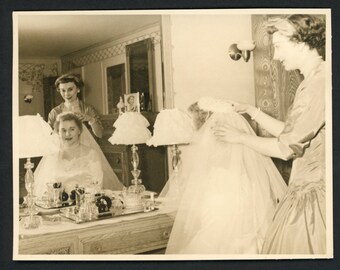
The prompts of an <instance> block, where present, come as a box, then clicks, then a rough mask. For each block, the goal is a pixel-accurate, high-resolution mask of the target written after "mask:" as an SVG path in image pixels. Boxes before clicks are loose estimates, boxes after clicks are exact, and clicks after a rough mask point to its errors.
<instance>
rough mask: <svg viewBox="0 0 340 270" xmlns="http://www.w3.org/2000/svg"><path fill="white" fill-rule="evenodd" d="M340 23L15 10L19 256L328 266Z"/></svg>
mask: <svg viewBox="0 0 340 270" xmlns="http://www.w3.org/2000/svg"><path fill="white" fill-rule="evenodd" d="M331 19H332V18H331V10H330V9H321V8H319V9H317V8H315V9H209V10H204V9H201V10H200V9H197V10H195V9H190V10H171V9H169V10H125V11H123V10H120V11H117V10H116V11H110V10H106V11H49V12H44V11H15V12H13V111H12V117H13V191H14V193H13V216H14V219H13V220H14V222H13V260H15V261H23V260H24V261H27V260H29V261H35V260H43V261H45V260H46V261H49V260H58V261H69V260H78V261H86V260H98V261H102V260H106V261H111V260H112V261H115V260H117V261H118V260H126V261H128V260H131V261H133V260H142V261H143V260H145V261H146V260H153V261H157V260H160V261H164V260H169V261H178V260H190V261H196V260H201V261H202V260H249V259H251V260H268V259H271V260H273V259H275V260H276V259H283V260H288V259H289V260H290V259H332V258H333V257H334V255H333V243H334V239H333V198H332V194H333V186H332V183H333V176H332V169H333V168H332V164H333V161H332V58H331V57H332V56H331V55H332V48H331V44H332V43H331V30H332V27H333V26H332V24H331Z"/></svg>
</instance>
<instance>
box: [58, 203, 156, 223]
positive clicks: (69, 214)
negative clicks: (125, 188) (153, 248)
mask: <svg viewBox="0 0 340 270" xmlns="http://www.w3.org/2000/svg"><path fill="white" fill-rule="evenodd" d="M157 210H158V208H153V209H148V210H144V209H140V208H139V209H124V208H121V209H118V208H116V209H112V210H110V211H105V212H102V213H95V214H90V215H89V214H88V213H81V210H79V209H77V207H76V206H71V207H68V208H63V209H60V215H61V216H62V217H65V218H68V219H70V220H71V221H73V222H74V223H76V224H81V223H88V222H93V221H97V220H102V219H108V218H114V217H119V216H126V215H132V214H138V213H148V212H153V211H157Z"/></svg>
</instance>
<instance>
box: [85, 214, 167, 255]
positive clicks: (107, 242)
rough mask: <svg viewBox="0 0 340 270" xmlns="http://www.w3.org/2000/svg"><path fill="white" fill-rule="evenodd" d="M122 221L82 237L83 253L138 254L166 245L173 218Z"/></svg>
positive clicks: (158, 217)
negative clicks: (109, 227)
mask: <svg viewBox="0 0 340 270" xmlns="http://www.w3.org/2000/svg"><path fill="white" fill-rule="evenodd" d="M139 221H140V220H138V221H136V223H135V224H134V223H131V222H129V224H127V223H125V222H121V223H118V224H115V225H113V226H112V229H110V230H105V231H102V232H101V234H100V235H98V232H97V233H96V235H90V234H88V235H86V236H84V237H80V242H79V246H80V247H81V249H82V251H83V254H138V253H145V252H150V251H153V250H160V249H163V248H165V247H166V245H167V242H168V240H169V236H170V232H171V228H172V223H173V220H172V219H171V218H169V217H167V216H163V217H162V216H155V217H152V218H148V219H145V221H144V222H143V223H140V222H139Z"/></svg>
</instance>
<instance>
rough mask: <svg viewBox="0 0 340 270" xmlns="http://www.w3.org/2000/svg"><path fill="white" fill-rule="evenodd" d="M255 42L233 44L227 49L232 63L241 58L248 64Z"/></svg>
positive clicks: (246, 41) (247, 41)
mask: <svg viewBox="0 0 340 270" xmlns="http://www.w3.org/2000/svg"><path fill="white" fill-rule="evenodd" d="M255 47H256V45H255V41H253V40H245V41H241V42H238V43H237V44H236V43H233V44H231V45H230V47H229V56H230V58H231V59H233V60H234V61H237V60H239V59H240V58H241V56H242V58H243V59H244V61H245V62H248V60H249V58H250V52H251V51H253V50H254V49H255Z"/></svg>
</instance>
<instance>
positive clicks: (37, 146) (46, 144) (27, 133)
mask: <svg viewBox="0 0 340 270" xmlns="http://www.w3.org/2000/svg"><path fill="white" fill-rule="evenodd" d="M18 131H19V158H31V157H39V156H45V155H49V154H52V153H56V152H57V151H58V149H59V147H58V143H57V142H56V140H55V136H53V135H52V128H51V127H50V125H49V124H48V123H47V122H46V121H44V120H43V118H42V117H41V116H40V115H24V116H19V127H18Z"/></svg>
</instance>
